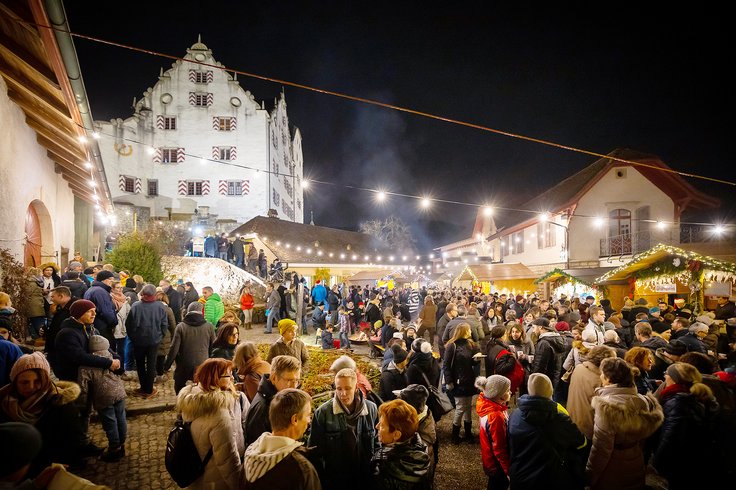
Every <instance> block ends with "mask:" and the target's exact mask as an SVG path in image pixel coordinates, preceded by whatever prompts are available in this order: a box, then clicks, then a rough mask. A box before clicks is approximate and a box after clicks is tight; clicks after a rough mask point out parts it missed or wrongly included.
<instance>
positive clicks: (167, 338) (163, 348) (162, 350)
mask: <svg viewBox="0 0 736 490" xmlns="http://www.w3.org/2000/svg"><path fill="white" fill-rule="evenodd" d="M161 304H162V305H164V307H165V308H166V321H167V322H168V325H167V326H166V331H165V332H164V336H163V338H162V339H161V343H160V344H158V355H159V356H165V355H166V354H168V353H169V349H170V348H171V341H172V340H173V339H174V331H176V326H177V325H178V324H179V322H177V321H176V318H175V316H176V315H174V311H173V310H172V309H171V307H169V306H168V305H167V304H166V303H163V302H162V303H161Z"/></svg>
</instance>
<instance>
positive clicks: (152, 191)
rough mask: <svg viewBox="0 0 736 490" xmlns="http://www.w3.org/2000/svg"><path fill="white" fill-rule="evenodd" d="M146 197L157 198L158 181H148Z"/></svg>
mask: <svg viewBox="0 0 736 490" xmlns="http://www.w3.org/2000/svg"><path fill="white" fill-rule="evenodd" d="M148 195H149V196H158V180H153V179H148Z"/></svg>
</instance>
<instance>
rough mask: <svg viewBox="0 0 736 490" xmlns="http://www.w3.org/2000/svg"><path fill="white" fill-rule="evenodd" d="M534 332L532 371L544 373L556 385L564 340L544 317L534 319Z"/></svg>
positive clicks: (559, 372)
mask: <svg viewBox="0 0 736 490" xmlns="http://www.w3.org/2000/svg"><path fill="white" fill-rule="evenodd" d="M601 311H603V310H601ZM534 332H535V333H536V334H537V336H538V339H537V345H536V346H535V347H534V361H533V362H532V372H533V373H542V374H546V375H547V377H548V378H549V379H550V380H551V381H552V385H553V386H556V385H557V383H558V382H559V381H560V376H561V375H562V362H563V361H564V358H563V357H562V356H563V355H564V353H565V341H564V340H563V339H562V337H561V336H560V334H559V333H558V332H557V331H556V330H555V328H554V327H553V326H550V324H549V321H548V320H547V319H546V318H538V319H537V320H534Z"/></svg>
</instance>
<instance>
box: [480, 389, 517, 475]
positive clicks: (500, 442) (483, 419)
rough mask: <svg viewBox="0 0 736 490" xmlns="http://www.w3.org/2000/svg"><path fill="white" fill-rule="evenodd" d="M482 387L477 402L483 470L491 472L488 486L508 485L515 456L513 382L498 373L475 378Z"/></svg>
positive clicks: (488, 473)
mask: <svg viewBox="0 0 736 490" xmlns="http://www.w3.org/2000/svg"><path fill="white" fill-rule="evenodd" d="M475 387H476V388H478V389H479V390H480V391H481V394H480V395H479V396H478V400H477V401H476V402H475V411H476V413H477V414H478V417H479V425H480V427H481V431H480V454H481V461H482V463H483V470H484V471H485V473H486V475H488V488H493V489H495V488H507V487H508V474H509V465H510V464H511V459H510V457H509V450H508V444H507V430H506V420H507V415H506V410H507V405H508V402H509V400H510V399H511V382H510V381H509V379H508V378H507V377H505V376H501V375H499V374H494V375H492V376H489V377H487V378H484V377H483V376H480V377H478V378H476V379H475Z"/></svg>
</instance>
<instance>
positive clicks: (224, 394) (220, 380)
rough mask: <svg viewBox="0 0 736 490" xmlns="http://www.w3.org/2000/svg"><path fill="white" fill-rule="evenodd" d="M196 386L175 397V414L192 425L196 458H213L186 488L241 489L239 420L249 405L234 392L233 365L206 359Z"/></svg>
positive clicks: (184, 389) (241, 396)
mask: <svg viewBox="0 0 736 490" xmlns="http://www.w3.org/2000/svg"><path fill="white" fill-rule="evenodd" d="M194 381H195V384H188V385H187V386H185V387H184V388H183V389H182V390H181V391H180V392H179V395H177V397H176V410H177V412H179V413H181V418H182V419H183V420H184V422H190V423H191V426H190V427H191V433H192V439H193V440H194V446H195V447H196V448H197V453H198V454H199V457H200V458H201V459H202V460H204V459H205V457H206V455H207V454H208V453H209V452H210V451H212V456H211V458H210V460H209V461H208V462H207V466H205V468H204V473H203V474H202V476H200V477H199V478H198V479H197V480H196V481H195V482H194V483H193V484H192V485H191V486H190V487H189V488H202V489H204V488H207V489H223V490H224V489H228V490H235V489H238V488H240V485H241V475H242V465H241V463H240V461H241V458H242V456H243V454H244V452H245V444H244V441H243V429H242V427H243V426H242V420H243V414H244V413H245V412H247V410H248V405H247V400H246V398H245V395H243V394H242V393H239V392H237V391H236V390H235V388H234V386H233V378H232V363H231V362H230V361H226V360H224V359H208V360H206V361H205V362H204V363H202V365H201V366H199V368H197V372H196V373H195V375H194Z"/></svg>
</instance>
